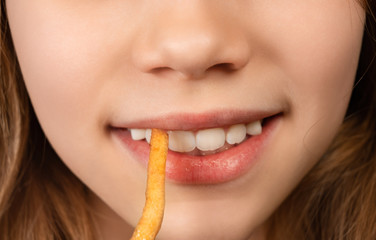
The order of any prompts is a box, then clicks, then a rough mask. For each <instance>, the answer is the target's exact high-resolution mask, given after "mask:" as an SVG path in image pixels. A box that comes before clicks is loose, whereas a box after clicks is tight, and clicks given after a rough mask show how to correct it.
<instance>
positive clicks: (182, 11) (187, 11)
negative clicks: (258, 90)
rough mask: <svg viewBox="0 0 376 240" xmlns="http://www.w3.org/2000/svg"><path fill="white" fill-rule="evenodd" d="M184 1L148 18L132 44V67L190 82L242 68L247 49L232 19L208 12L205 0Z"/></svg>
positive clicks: (244, 39) (211, 11)
mask: <svg viewBox="0 0 376 240" xmlns="http://www.w3.org/2000/svg"><path fill="white" fill-rule="evenodd" d="M181 2H184V1H180V3H181ZM187 2H190V3H191V4H189V3H188V4H187V5H179V6H177V7H176V6H174V7H170V8H168V9H167V8H166V9H163V10H161V9H159V12H158V13H155V14H151V15H150V16H149V17H148V19H149V20H148V25H147V26H145V28H143V30H142V32H141V33H140V34H139V36H138V39H137V41H135V42H136V43H135V47H134V51H133V61H134V63H135V65H136V66H137V67H138V68H139V69H140V70H141V71H142V72H147V73H158V72H161V71H167V72H169V73H174V74H180V75H183V76H184V77H185V78H189V79H200V78H203V77H204V76H205V75H206V74H208V73H209V72H211V71H218V70H219V71H224V72H228V71H236V70H239V69H241V68H243V67H244V66H245V65H246V64H247V62H248V60H249V57H250V56H249V55H250V51H249V50H250V49H249V46H248V44H247V41H246V37H245V36H244V35H243V34H242V31H240V28H239V27H238V26H239V24H237V22H236V20H235V18H232V19H229V17H228V16H227V19H226V18H225V17H223V15H221V14H220V13H218V12H216V11H215V10H213V8H211V9H208V6H204V4H205V2H206V1H187ZM194 2H196V4H193V3H194ZM214 9H215V8H214Z"/></svg>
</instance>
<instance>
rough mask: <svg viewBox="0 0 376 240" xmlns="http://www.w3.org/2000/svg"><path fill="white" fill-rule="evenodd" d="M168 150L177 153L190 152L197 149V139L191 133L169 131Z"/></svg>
mask: <svg viewBox="0 0 376 240" xmlns="http://www.w3.org/2000/svg"><path fill="white" fill-rule="evenodd" d="M168 136H169V143H168V148H169V149H171V150H172V151H176V152H190V151H192V150H194V149H195V148H196V138H195V135H194V133H193V132H190V131H169V133H168Z"/></svg>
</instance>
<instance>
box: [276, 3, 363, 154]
mask: <svg viewBox="0 0 376 240" xmlns="http://www.w3.org/2000/svg"><path fill="white" fill-rule="evenodd" d="M322 4H323V3H319V2H318V3H317V8H318V9H320V11H318V10H315V5H314V4H312V5H311V6H309V7H310V9H308V8H307V7H308V5H309V4H308V5H307V4H306V5H305V4H303V3H302V4H301V6H300V5H299V4H298V5H297V6H296V11H292V12H291V15H289V16H285V17H283V16H279V19H281V26H283V27H279V28H276V29H273V31H274V33H275V34H276V36H277V39H278V44H277V45H276V47H275V49H274V52H275V58H274V60H275V61H276V62H277V63H278V64H279V66H281V68H282V69H283V71H284V74H285V76H286V82H285V84H287V85H288V87H287V89H289V93H288V95H289V97H290V100H291V112H290V113H289V115H290V117H291V123H292V124H293V125H295V128H296V129H297V132H298V134H300V139H301V140H302V141H303V142H304V143H305V148H306V149H305V151H308V153H307V155H309V154H314V155H318V156H320V155H321V154H322V152H323V150H324V148H326V147H327V146H328V144H329V142H330V141H331V139H332V138H333V136H334V134H335V133H336V131H337V129H338V127H339V126H340V124H341V122H342V121H343V117H344V114H345V112H346V109H347V105H348V101H349V99H350V96H351V92H352V87H353V84H354V79H355V74H356V70H357V64H358V59H359V53H360V48H361V43H362V33H363V26H364V11H363V10H362V9H361V7H360V6H358V4H357V3H356V2H355V1H351V3H349V4H348V5H347V4H344V3H343V1H332V2H331V3H330V4H328V5H326V7H323V6H322ZM306 8H307V9H306ZM282 12H283V9H282ZM296 19H299V22H297V21H296ZM286 33H289V34H286ZM290 134H291V133H290Z"/></svg>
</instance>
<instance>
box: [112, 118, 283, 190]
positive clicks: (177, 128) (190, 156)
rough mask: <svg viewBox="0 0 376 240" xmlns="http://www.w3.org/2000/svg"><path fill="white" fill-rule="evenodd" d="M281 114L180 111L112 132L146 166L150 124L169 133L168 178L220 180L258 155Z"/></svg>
mask: <svg viewBox="0 0 376 240" xmlns="http://www.w3.org/2000/svg"><path fill="white" fill-rule="evenodd" d="M281 116H282V113H275V114H273V113H258V114H255V113H253V114H249V113H238V114H232V113H223V112H222V113H221V114H216V113H212V114H207V115H193V116H192V115H185V114H184V115H179V116H176V115H175V116H167V117H165V118H158V119H148V120H144V121H138V122H135V123H129V124H124V126H127V127H123V125H122V124H119V125H116V124H114V125H111V127H110V131H111V133H112V134H113V135H114V136H115V137H116V139H118V140H120V141H121V142H122V146H124V147H125V148H126V149H127V150H129V151H130V152H131V154H132V155H133V156H134V158H135V159H136V160H138V161H139V162H140V163H141V164H142V165H144V166H145V168H146V166H147V162H148V155H149V151H150V147H149V143H150V136H151V128H160V129H164V130H166V131H167V132H168V135H169V151H168V155H167V162H166V177H167V179H168V180H170V181H172V182H175V183H181V184H218V183H223V182H228V181H231V180H234V179H236V178H238V177H240V176H242V175H243V174H245V173H246V172H248V171H249V170H250V169H251V167H252V166H253V165H254V164H255V163H256V162H257V160H258V159H259V158H260V154H261V153H262V152H263V150H264V148H265V146H266V145H267V142H268V141H267V140H268V139H269V138H270V136H271V133H272V132H273V131H274V129H275V127H276V126H277V123H278V122H279V120H280V118H281Z"/></svg>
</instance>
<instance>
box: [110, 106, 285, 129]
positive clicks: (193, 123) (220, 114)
mask: <svg viewBox="0 0 376 240" xmlns="http://www.w3.org/2000/svg"><path fill="white" fill-rule="evenodd" d="M281 112H282V111H276V110H274V111H252V110H251V111H248V110H240V111H238V110H218V111H211V112H204V113H184V112H182V113H169V114H165V115H160V116H157V117H149V118H143V119H140V120H136V121H131V122H123V123H114V124H111V127H113V128H141V129H148V128H159V129H164V130H185V131H188V130H191V131H192V130H199V129H204V128H215V127H224V126H229V125H233V124H238V123H249V122H253V121H257V120H262V119H264V118H267V117H271V116H274V115H276V114H278V113H281Z"/></svg>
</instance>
